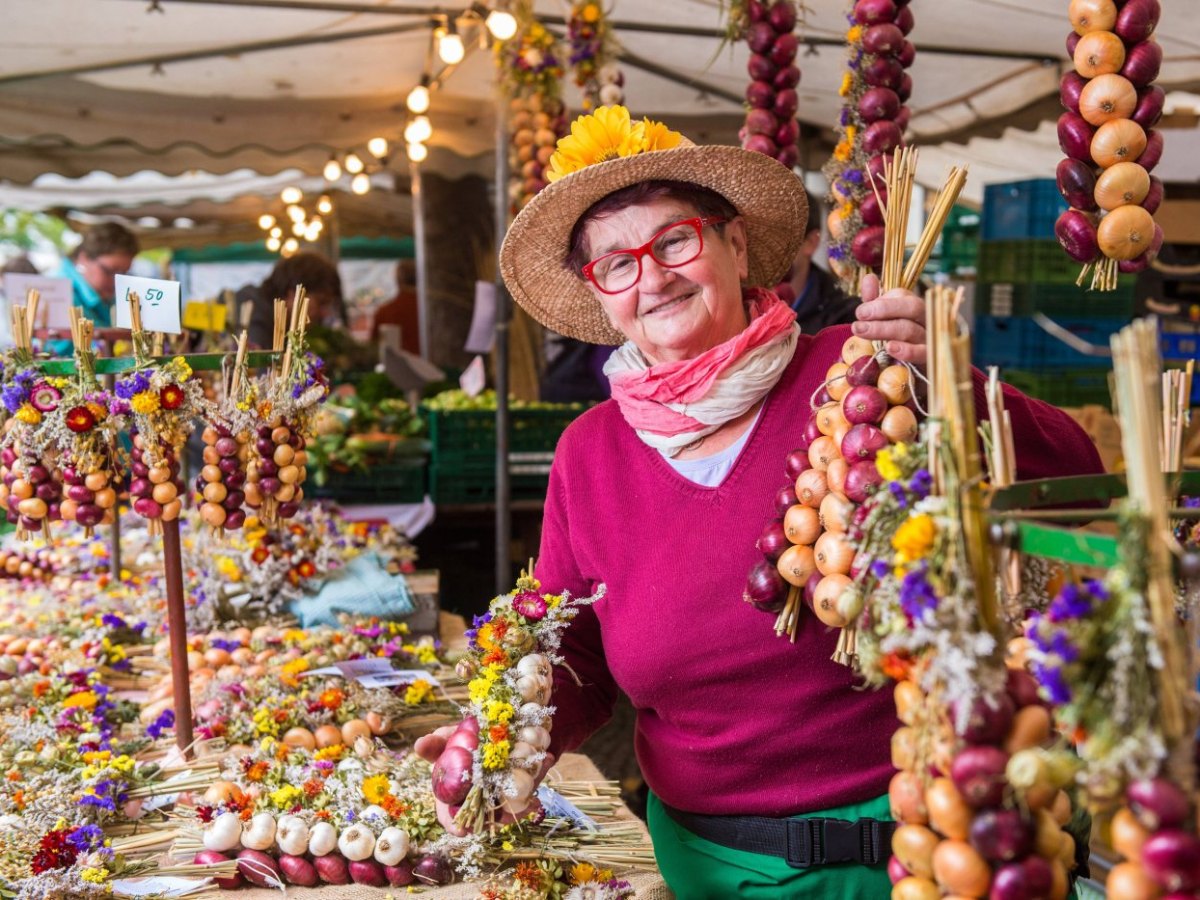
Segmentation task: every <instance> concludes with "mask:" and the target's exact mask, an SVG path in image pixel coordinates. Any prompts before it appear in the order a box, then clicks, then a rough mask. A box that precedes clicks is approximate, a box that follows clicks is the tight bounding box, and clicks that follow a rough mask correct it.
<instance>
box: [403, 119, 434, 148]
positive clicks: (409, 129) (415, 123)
mask: <svg viewBox="0 0 1200 900" xmlns="http://www.w3.org/2000/svg"><path fill="white" fill-rule="evenodd" d="M431 137H433V123H431V122H430V121H429V116H414V117H413V119H412V121H411V122H409V123H408V124H407V125H405V126H404V140H405V142H407V143H409V144H423V143H425V142H426V141H427V140H429V139H430V138H431Z"/></svg>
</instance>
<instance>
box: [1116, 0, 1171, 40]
mask: <svg viewBox="0 0 1200 900" xmlns="http://www.w3.org/2000/svg"><path fill="white" fill-rule="evenodd" d="M1160 15H1162V6H1161V5H1160V4H1159V2H1158V0H1129V2H1128V3H1126V4H1125V6H1124V7H1122V8H1121V11H1120V12H1119V13H1117V22H1116V24H1115V25H1113V31H1115V32H1116V33H1117V37H1119V38H1120V39H1121V40H1123V41H1124V42H1125V44H1126V46H1131V45H1133V44H1137V43H1140V42H1141V41H1144V40H1146V39H1147V38H1149V37H1150V35H1152V34H1154V29H1155V28H1156V27H1157V26H1158V17H1159V16H1160Z"/></svg>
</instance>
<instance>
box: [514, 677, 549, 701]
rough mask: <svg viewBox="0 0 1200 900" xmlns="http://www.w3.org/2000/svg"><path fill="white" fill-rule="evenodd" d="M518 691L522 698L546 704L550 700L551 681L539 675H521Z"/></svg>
mask: <svg viewBox="0 0 1200 900" xmlns="http://www.w3.org/2000/svg"><path fill="white" fill-rule="evenodd" d="M517 693H518V694H520V695H521V699H522V700H528V701H531V702H533V703H537V704H540V705H541V706H545V705H546V704H547V703H549V702H550V683H549V682H548V681H545V680H543V679H541V678H539V677H538V676H537V675H521V676H520V677H518V678H517Z"/></svg>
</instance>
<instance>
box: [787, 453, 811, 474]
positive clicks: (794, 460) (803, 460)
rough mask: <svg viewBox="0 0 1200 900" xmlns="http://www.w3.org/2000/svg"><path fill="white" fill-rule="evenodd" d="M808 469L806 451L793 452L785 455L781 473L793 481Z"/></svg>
mask: <svg viewBox="0 0 1200 900" xmlns="http://www.w3.org/2000/svg"><path fill="white" fill-rule="evenodd" d="M808 467H809V462H808V451H807V450H799V449H797V450H793V451H792V452H791V453H789V454H788V455H787V459H785V460H784V462H783V471H784V474H786V475H787V477H788V478H791V479H793V480H795V478H796V476H798V475H799V474H800V473H801V472H803V471H804V470H805V469H807V468H808Z"/></svg>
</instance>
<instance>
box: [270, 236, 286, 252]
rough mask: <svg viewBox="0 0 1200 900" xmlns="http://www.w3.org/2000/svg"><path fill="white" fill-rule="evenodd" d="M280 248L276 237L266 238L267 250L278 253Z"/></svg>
mask: <svg viewBox="0 0 1200 900" xmlns="http://www.w3.org/2000/svg"><path fill="white" fill-rule="evenodd" d="M281 246H283V245H282V244H280V243H279V238H278V237H277V236H276V235H271V236H270V237H269V238H267V249H268V250H270V251H271V252H272V253H278V252H279V248H280V247H281Z"/></svg>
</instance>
